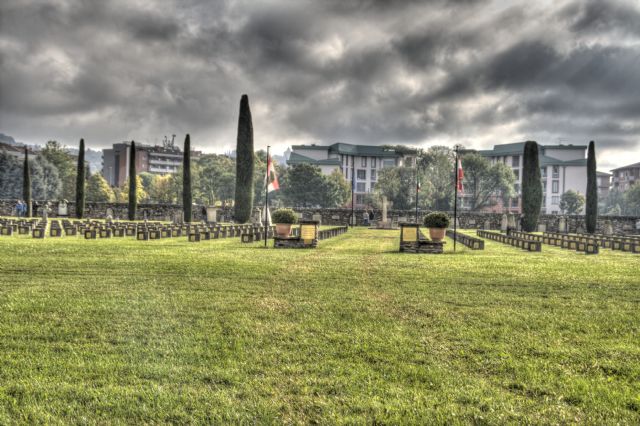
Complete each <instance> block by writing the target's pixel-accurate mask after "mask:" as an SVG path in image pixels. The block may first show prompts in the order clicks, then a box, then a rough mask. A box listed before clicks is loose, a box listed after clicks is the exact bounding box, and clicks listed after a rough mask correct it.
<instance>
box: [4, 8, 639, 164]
mask: <svg viewBox="0 0 640 426" xmlns="http://www.w3.org/2000/svg"><path fill="white" fill-rule="evenodd" d="M0 8H1V9H0V20H1V21H0V95H1V97H0V131H2V132H3V133H8V134H12V135H14V136H16V137H17V138H18V139H23V140H29V141H33V142H41V141H43V140H46V139H48V138H58V139H61V140H63V141H65V140H70V141H75V140H76V139H77V137H78V135H79V134H82V135H84V136H86V137H87V139H88V140H89V141H90V144H91V143H93V144H95V145H108V144H111V143H113V142H115V141H116V140H118V139H125V138H130V137H136V138H138V139H143V140H144V139H146V140H149V141H154V140H158V139H161V138H162V136H163V135H164V134H172V133H180V132H184V133H186V132H190V133H191V134H192V136H194V141H197V142H196V143H198V142H199V143H201V144H202V145H205V146H206V147H208V148H210V149H216V148H217V149H223V148H225V149H226V148H229V147H230V145H231V144H232V143H233V140H234V139H235V134H234V132H235V127H236V126H235V124H234V123H235V120H236V119H237V108H238V100H239V97H240V95H241V94H242V93H249V95H250V99H251V102H252V107H253V115H254V121H255V123H254V125H255V127H256V132H257V133H256V136H257V138H256V140H257V143H258V144H267V143H271V144H279V143H280V144H290V143H291V141H295V142H305V141H308V142H311V141H313V142H332V141H334V140H341V141H344V142H354V143H371V144H384V143H412V144H421V143H451V142H456V141H462V142H464V143H466V144H467V145H478V146H485V147H486V146H487V145H490V144H493V143H501V142H505V143H506V142H512V141H514V140H519V139H525V138H526V139H529V138H540V139H541V142H543V143H552V142H555V141H557V140H558V139H560V138H561V139H562V140H570V141H573V142H576V143H582V142H584V141H585V140H589V139H593V138H596V137H597V138H599V144H600V147H601V149H600V152H601V153H602V152H603V151H604V152H606V151H607V149H610V151H611V152H616V150H620V149H623V148H624V149H628V150H632V151H633V150H635V152H636V153H637V152H638V140H639V138H638V131H639V130H638V126H637V125H636V124H635V121H634V120H635V119H636V117H637V116H638V113H640V102H639V101H638V99H640V85H638V84H636V82H637V81H638V78H639V77H640V63H639V56H640V54H639V52H640V49H639V48H638V47H637V46H638V45H639V42H640V19H639V18H640V9H639V6H638V4H637V3H636V2H634V1H631V0H629V1H622V0H618V1H607V2H601V1H578V0H575V1H569V2H563V3H562V5H559V6H558V5H557V4H556V3H555V2H552V1H541V2H534V3H532V2H524V1H511V2H502V1H493V2H481V1H471V0H469V1H445V0H429V1H417V0H416V1H399V0H398V1H395V0H391V1H390V0H354V1H338V0H331V1H322V2H316V1H311V0H307V1H296V2H281V1H277V0H273V1H268V2H250V1H243V0H240V1H219V2H209V1H201V0H185V1H178V0H175V1H174V0H166V1H163V2H146V1H134V0H131V1H125V0H113V1H109V2H89V1H83V0H60V1H56V2H51V1H38V0H34V1H30V2H23V1H18V0H8V1H5V2H3V3H2V5H1V6H0ZM114 139H116V140H114ZM638 155H640V153H639V154H638Z"/></svg>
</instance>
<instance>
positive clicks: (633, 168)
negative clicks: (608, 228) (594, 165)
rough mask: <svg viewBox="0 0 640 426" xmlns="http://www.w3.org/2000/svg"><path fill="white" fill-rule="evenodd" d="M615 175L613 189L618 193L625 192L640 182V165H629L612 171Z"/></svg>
mask: <svg viewBox="0 0 640 426" xmlns="http://www.w3.org/2000/svg"><path fill="white" fill-rule="evenodd" d="M611 172H612V173H613V188H612V189H614V190H616V191H621V192H624V191H626V190H627V189H629V188H630V187H631V185H633V184H634V183H639V182H640V163H634V164H629V165H628V166H624V167H618V168H617V169H613V170H611Z"/></svg>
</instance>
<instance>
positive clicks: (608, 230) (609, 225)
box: [604, 219, 613, 235]
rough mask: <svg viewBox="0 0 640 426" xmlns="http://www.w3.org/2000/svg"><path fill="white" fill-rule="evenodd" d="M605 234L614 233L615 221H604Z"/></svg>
mask: <svg viewBox="0 0 640 426" xmlns="http://www.w3.org/2000/svg"><path fill="white" fill-rule="evenodd" d="M604 235H613V223H611V220H608V219H607V221H605V223H604Z"/></svg>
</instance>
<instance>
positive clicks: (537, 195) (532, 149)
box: [522, 141, 542, 232]
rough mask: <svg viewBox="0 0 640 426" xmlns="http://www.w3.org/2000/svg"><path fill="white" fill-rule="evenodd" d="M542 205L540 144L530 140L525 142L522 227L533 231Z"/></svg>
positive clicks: (527, 230)
mask: <svg viewBox="0 0 640 426" xmlns="http://www.w3.org/2000/svg"><path fill="white" fill-rule="evenodd" d="M541 206H542V182H541V178H540V163H539V160H538V144H537V143H535V142H532V141H528V142H527V143H525V144H524V158H523V165H522V214H523V215H524V217H523V220H522V228H523V229H524V231H526V232H533V231H535V229H536V226H537V225H538V217H539V216H540V208H541Z"/></svg>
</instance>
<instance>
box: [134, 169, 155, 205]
mask: <svg viewBox="0 0 640 426" xmlns="http://www.w3.org/2000/svg"><path fill="white" fill-rule="evenodd" d="M138 176H140V182H142V187H143V188H144V191H145V192H146V193H147V195H149V197H151V194H150V191H149V189H150V188H151V187H153V184H154V182H155V180H156V178H157V177H158V175H154V174H153V173H149V172H141V173H138ZM141 201H146V202H153V201H155V200H153V199H152V198H147V199H145V200H141Z"/></svg>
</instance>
